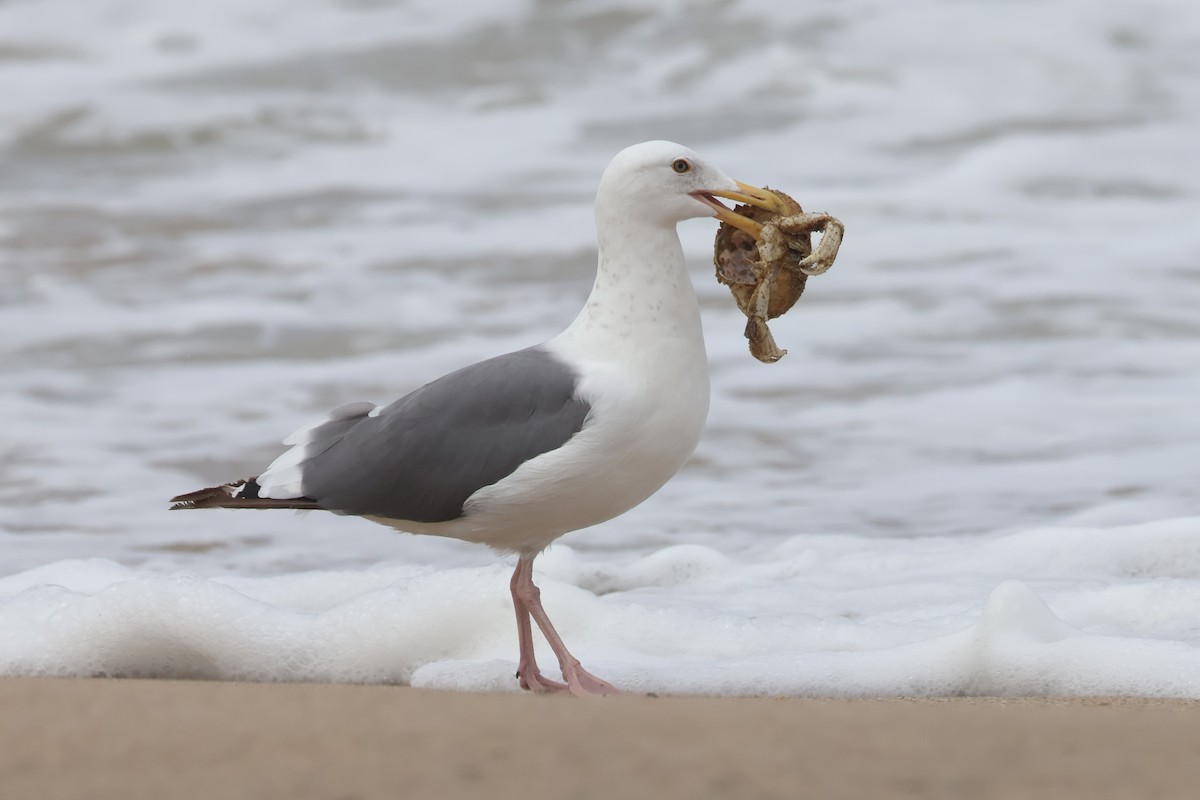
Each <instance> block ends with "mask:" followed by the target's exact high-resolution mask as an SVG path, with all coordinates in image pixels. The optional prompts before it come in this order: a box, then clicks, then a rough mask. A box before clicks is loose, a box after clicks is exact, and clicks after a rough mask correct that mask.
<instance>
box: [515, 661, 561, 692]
mask: <svg viewBox="0 0 1200 800" xmlns="http://www.w3.org/2000/svg"><path fill="white" fill-rule="evenodd" d="M517 679H518V680H520V681H521V688H522V689H525V690H526V691H529V692H537V693H539V694H549V693H551V692H566V691H569V690H570V688H569V687H568V686H567V685H566V684H565V683H559V682H558V681H552V680H550V679H549V678H547V677H546V676H545V675H543V674H542V672H541V670H539V669H538V668H537V667H536V666H534V667H532V668H528V667H526V666H525V665H524V664H522V665H521V667H520V668H519V669H518V670H517Z"/></svg>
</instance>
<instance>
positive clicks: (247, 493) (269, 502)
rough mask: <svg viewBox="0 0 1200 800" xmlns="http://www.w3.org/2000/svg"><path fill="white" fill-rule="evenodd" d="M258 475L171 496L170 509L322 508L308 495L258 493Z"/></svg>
mask: <svg viewBox="0 0 1200 800" xmlns="http://www.w3.org/2000/svg"><path fill="white" fill-rule="evenodd" d="M258 490H259V485H258V480H257V477H254V478H247V479H246V480H243V481H235V482H234V483H224V484H221V485H220V486H210V487H208V488H207V489H197V490H196V491H194V492H188V493H187V494H181V495H177V496H175V497H172V498H171V507H170V508H169V509H168V510H169V511H185V510H192V509H197V508H294V509H298V510H301V511H310V510H317V509H320V508H321V507H320V506H319V505H317V501H315V500H313V499H312V498H311V497H295V498H289V499H286V500H275V499H272V498H270V497H259V496H258Z"/></svg>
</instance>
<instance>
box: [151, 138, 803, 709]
mask: <svg viewBox="0 0 1200 800" xmlns="http://www.w3.org/2000/svg"><path fill="white" fill-rule="evenodd" d="M718 198H725V199H729V200H734V201H737V202H739V203H746V204H749V205H753V206H758V207H760V208H766V209H768V210H771V211H773V212H775V213H782V211H784V210H785V209H784V208H783V206H782V205H781V204H780V203H779V201H778V200H777V199H776V198H775V196H774V195H773V194H771V193H770V192H768V191H766V190H764V189H760V188H757V187H755V186H751V185H748V184H745V183H741V182H740V181H735V180H733V179H731V178H729V177H728V176H727V175H726V174H725V173H724V172H722V171H721V170H720V169H718V168H717V167H715V166H713V165H712V164H711V163H709V162H707V161H705V160H704V159H703V158H701V157H700V155H699V154H697V153H696V152H694V151H693V150H691V149H689V148H687V147H684V146H683V145H680V144H676V143H674V142H665V141H654V142H644V143H642V144H638V145H634V146H632V147H628V148H626V149H624V150H622V151H621V152H620V153H618V154H617V156H616V157H615V158H613V160H612V162H611V163H610V164H609V165H608V167H607V168H606V169H605V170H604V174H603V175H602V176H601V179H600V187H599V190H598V191H597V194H596V206H595V211H596V235H597V244H598V252H599V258H598V263H597V267H596V281H595V284H594V285H593V287H592V291H591V294H590V295H589V296H588V298H587V302H586V303H585V304H584V306H583V310H581V311H580V312H579V314H578V316H576V317H575V320H574V321H573V322H572V323H571V324H570V325H569V326H567V328H566V330H564V331H563V332H562V333H560V334H559V335H558V336H555V337H554V338H553V339H551V340H549V341H548V342H545V343H543V344H539V345H535V346H533V347H529V348H526V349H524V350H518V351H516V352H513V353H508V354H507V355H501V356H497V357H495V358H491V359H488V360H486V361H481V362H479V363H477V364H473V365H471V366H468V367H464V368H462V369H459V370H456V371H454V372H451V373H449V374H447V375H445V376H443V377H441V378H438V379H437V380H435V381H433V382H431V383H428V384H426V385H425V386H422V387H421V388H420V389H417V390H416V391H414V392H412V393H410V394H408V395H406V396H404V397H402V398H400V399H399V400H396V401H395V402H393V403H392V404H390V405H388V406H384V407H377V406H375V405H374V404H372V403H363V402H359V403H350V404H348V405H344V406H341V407H340V408H337V409H335V410H334V411H332V412H331V413H330V414H329V415H328V417H327V418H325V419H323V420H321V421H320V422H317V423H316V424H313V425H310V426H308V427H305V428H301V429H300V430H298V431H296V432H295V433H293V434H292V435H291V436H290V437H288V438H287V439H285V440H284V444H286V445H290V446H291V447H290V449H289V450H287V451H285V452H284V453H283V454H282V455H280V456H279V457H278V458H277V459H275V461H273V462H272V463H271V464H270V465H269V466H268V467H267V468H266V470H264V471H262V472H261V473H260V474H259V475H257V476H256V477H253V478H248V479H245V480H239V481H234V482H231V483H226V484H223V485H221V486H215V487H211V488H207V489H201V490H199V491H196V492H191V493H189V494H184V495H180V496H178V497H175V498H173V501H172V502H173V503H174V505H173V506H172V508H173V509H199V508H236V509H245V508H254V509H271V508H290V509H305V510H309V509H311V510H324V511H330V512H333V513H335V514H343V515H353V516H360V517H366V518H367V519H370V520H373V521H375V522H379V523H382V524H384V525H387V526H390V527H392V528H394V529H396V530H399V531H405V532H408V533H416V534H429V535H434V536H449V537H452V538H455V539H462V540H465V541H468V542H478V543H480V544H485V545H488V546H490V547H492V548H494V549H495V550H497V551H499V552H502V553H510V554H516V556H517V564H516V569H515V570H514V571H513V575H512V580H511V582H510V590H511V593H512V601H513V607H514V609H515V611H516V618H517V638H518V643H519V653H520V655H519V661H518V665H517V673H516V678H517V680H518V681H519V683H520V686H521V688H523V689H529V690H533V691H536V692H564V691H565V692H570V693H571V694H575V695H588V694H614V693H617V692H618V690H617V689H616V688H615V687H614V686H613V685H612V684H610V683H608V682H607V681H605V680H603V679H601V678H598V677H596V676H595V675H593V674H591V673H590V672H588V671H587V670H585V669H584V668H583V666H582V665H581V664H580V662H579V660H578V659H577V658H575V657H574V656H573V655H571V653H570V651H569V650H568V649H567V647H566V645H565V644H564V643H563V641H562V639H561V637H559V635H558V632H557V631H556V630H555V629H554V625H553V624H551V622H550V618H549V617H548V616H547V615H546V611H545V609H544V608H543V607H542V602H541V593H540V591H539V589H538V587H537V586H536V585H535V584H534V582H533V561H534V558H535V557H536V556H537V555H538V554H539V553H541V552H542V551H543V550H545V549H546V547H548V546H549V545H550V544H551V543H552V542H553V541H554V540H555V539H557V538H558V537H560V536H562V535H563V534H565V533H568V532H570V531H575V530H579V529H581V528H587V527H590V526H592V525H596V524H598V523H601V522H604V521H605V520H609V519H612V518H613V517H616V516H618V515H620V514H623V513H625V512H626V511H628V510H629V509H631V508H633V507H634V506H636V505H638V504H639V503H641V502H642V501H643V500H645V499H646V498H648V497H650V495H652V494H654V492H656V491H658V489H659V488H660V487H662V485H663V484H665V483H666V482H667V481H668V480H670V479H671V477H672V476H674V475H675V474H676V473H677V472H678V471H679V469H680V468H681V467H682V466H683V465H684V462H686V461H687V459H688V458H689V457H690V456H691V454H692V452H693V451H694V450H695V448H696V444H697V442H698V441H699V439H700V434H701V431H702V429H703V427H704V421H705V418H706V417H707V415H708V404H709V378H708V359H707V356H706V354H705V350H704V337H703V333H702V331H701V326H700V308H699V305H698V304H697V302H696V294H695V291H694V289H693V288H692V283H691V279H690V278H689V276H688V273H687V268H686V265H685V263H684V257H683V248H682V246H681V245H680V242H679V235H678V233H677V232H676V225H677V224H678V223H679V222H682V221H683V220H687V219H692V218H696V217H716V218H717V219H720V220H722V221H724V222H728V223H729V224H731V225H734V226H736V227H739V228H741V229H743V230H746V231H747V232H749V233H751V235H755V234H756V233H757V232H758V231H759V229H760V226H759V225H758V224H757V223H755V222H753V221H752V220H750V219H747V218H746V217H743V216H742V215H740V214H737V213H735V212H734V211H733V210H732V209H730V208H728V207H726V206H725V205H724V204H723V203H722V202H721V201H720V200H719V199H718ZM531 620H532V622H533V623H535V624H536V625H537V626H538V628H539V629H540V630H541V632H542V635H543V636H544V637H545V638H546V641H547V642H548V643H549V645H550V647H551V649H552V650H553V651H554V654H555V656H556V657H557V658H558V663H559V670H560V672H561V673H562V679H563V680H562V681H561V682H560V681H558V680H554V679H552V678H549V677H547V676H545V675H543V674H542V672H541V670H540V669H539V668H538V665H537V661H536V660H535V658H534V642H533V629H532V625H531Z"/></svg>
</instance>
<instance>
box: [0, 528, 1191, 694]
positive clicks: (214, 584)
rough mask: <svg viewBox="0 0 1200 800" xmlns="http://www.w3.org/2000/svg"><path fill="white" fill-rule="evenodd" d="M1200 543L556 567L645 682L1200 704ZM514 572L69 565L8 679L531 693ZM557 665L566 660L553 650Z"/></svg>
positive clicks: (17, 578) (680, 689)
mask: <svg viewBox="0 0 1200 800" xmlns="http://www.w3.org/2000/svg"><path fill="white" fill-rule="evenodd" d="M1197 537H1200V518H1192V519H1180V520H1172V521H1164V522H1160V523H1151V524H1146V525H1140V526H1134V527H1129V528H1120V529H1108V530H1104V529H1093V530H1075V529H1043V530H1039V531H1029V532H1023V533H1013V534H1006V535H994V536H987V537H981V538H958V539H926V540H915V541H894V540H876V539H863V538H854V537H836V538H822V537H796V538H794V539H791V540H789V541H787V542H785V543H783V544H782V545H781V546H780V547H778V548H776V549H775V550H774V551H773V552H770V553H768V554H766V556H765V557H764V558H762V559H760V560H754V561H743V560H738V559H732V558H729V557H726V556H723V555H721V554H719V553H716V552H715V551H712V550H709V549H707V548H703V547H697V546H681V547H671V548H667V549H664V550H662V551H659V552H657V553H654V554H652V555H650V556H647V557H645V558H640V559H635V560H632V561H631V560H629V559H622V558H615V559H611V560H596V559H585V558H582V557H580V556H579V554H577V553H575V552H574V551H572V550H571V549H569V548H566V547H561V546H560V547H556V548H554V549H552V550H551V551H550V552H549V553H548V554H547V555H546V556H545V557H544V559H543V561H544V563H542V564H541V566H542V567H543V569H540V570H538V571H537V580H538V581H539V583H540V584H541V586H542V589H543V597H544V600H545V603H546V606H547V608H548V609H549V610H550V613H551V615H552V618H553V619H554V620H555V621H556V624H557V625H558V627H559V629H560V631H561V633H562V634H563V636H564V637H565V639H566V640H567V642H568V643H569V645H570V646H571V647H572V649H573V650H574V651H575V652H576V654H577V655H578V656H579V657H580V658H581V659H582V660H583V661H584V663H585V664H587V665H588V666H589V668H590V669H592V670H593V671H595V672H597V673H598V674H602V675H604V676H606V677H608V678H609V679H610V680H612V681H614V682H615V683H616V684H618V685H620V686H622V687H625V688H627V689H631V690H635V691H654V692H661V693H680V694H715V695H757V694H772V695H837V696H854V695H969V694H990V695H1119V694H1137V695H1153V696H1177V697H1200V623H1197V622H1196V620H1198V619H1200V613H1198V612H1200V553H1198V552H1197V550H1196V548H1195V546H1194V544H1193V543H1194V542H1195V541H1197ZM1131 550H1136V551H1137V552H1138V553H1141V554H1142V555H1143V558H1142V559H1140V561H1131V560H1130V559H1129V558H1128V556H1129V553H1130V552H1131ZM1048 556H1050V557H1048ZM508 577H509V568H508V567H507V566H504V565H499V564H497V565H493V566H488V567H471V568H458V569H444V570H433V569H430V568H427V567H414V566H404V565H393V566H384V567H378V568H375V569H370V570H364V571H348V572H312V573H304V574H298V575H289V576H278V577H260V578H230V577H226V578H203V577H200V576H197V575H189V574H183V573H176V574H155V573H153V572H150V571H146V570H131V569H129V568H125V567H121V566H118V565H116V564H113V563H111V562H106V561H67V562H59V563H57V564H52V565H48V566H46V567H42V568H39V569H37V570H33V571H31V572H28V573H22V574H19V575H14V576H10V577H8V578H5V579H3V580H0V673H3V674H22V675H84V676H86V675H122V676H142V677H164V678H185V677H186V678H211V679H238V680H275V681H301V680H317V681H350V682H386V683H402V684H412V685H415V686H427V687H438V688H456V689H471V690H494V689H508V690H514V691H515V690H516V685H515V681H514V680H513V679H512V674H513V672H514V671H515V667H516V664H515V655H516V639H515V631H514V625H513V618H512V609H511V607H510V605H509V596H508V586H507V582H508ZM1164 606H1169V608H1170V611H1167V609H1166V608H1165V607H1164ZM539 641H540V640H539ZM539 658H540V659H542V661H543V662H544V664H545V666H546V667H547V668H549V667H552V666H553V664H554V661H553V658H552V656H551V654H550V653H549V652H548V650H547V649H546V648H545V647H544V645H542V646H541V649H540V651H539Z"/></svg>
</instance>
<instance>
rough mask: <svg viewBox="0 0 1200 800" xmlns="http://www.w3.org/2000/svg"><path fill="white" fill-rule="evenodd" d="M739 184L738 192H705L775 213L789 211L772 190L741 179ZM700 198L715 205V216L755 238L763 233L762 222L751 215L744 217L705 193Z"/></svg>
mask: <svg viewBox="0 0 1200 800" xmlns="http://www.w3.org/2000/svg"><path fill="white" fill-rule="evenodd" d="M737 185H738V191H736V192H732V191H729V192H726V191H721V192H707V193H705V194H709V195H713V196H715V197H724V198H726V199H727V200H735V201H737V202H739V203H745V204H746V205H750V206H756V207H758V208H763V209H766V210H767V211H770V212H772V213H774V214H786V213H787V212H788V207H787V206H786V205H784V203H783V201H782V200H780V199H779V198H778V197H776V196H775V195H774V194H772V193H771V192H768V191H767V190H766V189H760V188H758V187H757V186H751V185H750V184H748V183H742V182H741V181H737ZM699 199H701V200H704V201H705V202H707V203H708V204H709V205H711V206H712V207H713V211H714V212H716V213H714V214H713V216H715V217H716V218H717V219H719V220H721V221H722V222H726V223H728V224H730V225H732V226H733V227H735V228H737V229H739V230H743V231H745V232H746V233H748V234H750V235H751V236H753V237H754V238H755V239H758V238H759V236H760V235H761V234H762V225H761V224H760V223H757V222H755V221H754V220H752V219H750V218H749V217H743V216H742V215H741V214H738V213H735V212H734V211H732V210H730V209H728V208H726V207H725V206H724V205H722V204H721V203H718V202H716V201H715V200H710V199H708V198H705V197H704V194H701V195H699Z"/></svg>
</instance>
